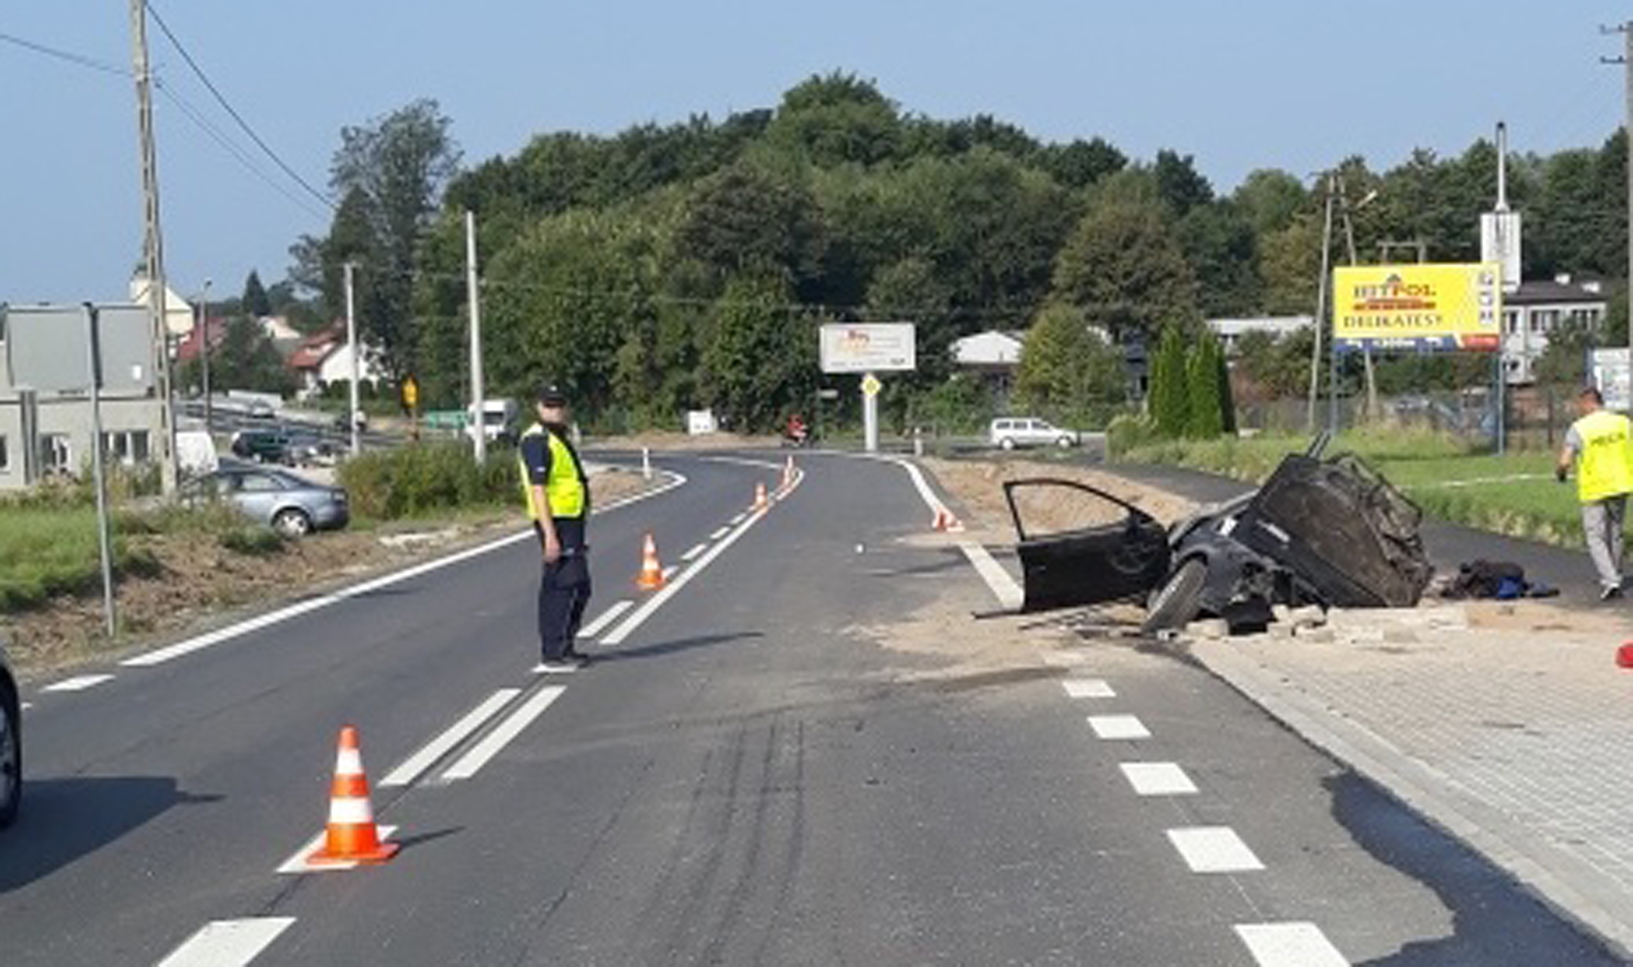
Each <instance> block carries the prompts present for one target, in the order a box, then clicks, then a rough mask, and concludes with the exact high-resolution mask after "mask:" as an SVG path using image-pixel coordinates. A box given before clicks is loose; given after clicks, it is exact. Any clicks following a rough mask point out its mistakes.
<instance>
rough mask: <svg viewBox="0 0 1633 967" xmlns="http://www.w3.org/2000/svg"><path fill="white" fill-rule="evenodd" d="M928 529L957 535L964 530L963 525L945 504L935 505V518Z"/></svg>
mask: <svg viewBox="0 0 1633 967" xmlns="http://www.w3.org/2000/svg"><path fill="white" fill-rule="evenodd" d="M930 529H931V530H937V531H945V532H950V533H954V534H957V533H961V532H962V531H963V530H964V523H963V522H962V521H960V520H959V519H958V518H957V517H955V516H954V515H953V512H952V511H950V510H948V509H947V507H946V505H945V504H937V505H936V516H935V519H934V520H932V521H931V522H930Z"/></svg>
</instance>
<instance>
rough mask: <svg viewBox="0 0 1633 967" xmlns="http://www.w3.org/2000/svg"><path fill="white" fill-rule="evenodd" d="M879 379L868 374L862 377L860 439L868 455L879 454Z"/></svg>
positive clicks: (880, 385) (880, 387)
mask: <svg viewBox="0 0 1633 967" xmlns="http://www.w3.org/2000/svg"><path fill="white" fill-rule="evenodd" d="M882 388H883V386H882V384H881V383H880V382H879V377H877V376H875V375H873V374H872V373H868V374H867V375H866V376H863V377H862V437H863V440H864V441H865V443H864V446H865V448H866V449H867V452H869V453H878V452H879V390H880V389H882Z"/></svg>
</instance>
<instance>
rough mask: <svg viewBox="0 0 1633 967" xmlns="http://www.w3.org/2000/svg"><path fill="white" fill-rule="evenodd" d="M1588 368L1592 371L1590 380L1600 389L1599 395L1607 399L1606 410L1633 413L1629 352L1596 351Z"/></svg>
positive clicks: (1632, 370)
mask: <svg viewBox="0 0 1633 967" xmlns="http://www.w3.org/2000/svg"><path fill="white" fill-rule="evenodd" d="M1588 367H1589V369H1590V370H1591V372H1589V373H1588V378H1589V380H1590V381H1591V382H1592V383H1593V385H1594V386H1597V387H1599V395H1601V396H1603V397H1604V398H1605V409H1607V410H1615V411H1616V412H1618V413H1628V412H1633V387H1630V386H1629V376H1630V375H1633V367H1629V366H1628V361H1627V350H1625V349H1595V350H1593V355H1592V356H1591V357H1590V358H1589V360H1588Z"/></svg>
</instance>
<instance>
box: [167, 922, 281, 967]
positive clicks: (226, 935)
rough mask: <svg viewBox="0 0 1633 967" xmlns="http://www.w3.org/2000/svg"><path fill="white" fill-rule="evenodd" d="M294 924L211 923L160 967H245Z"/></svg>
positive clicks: (177, 949)
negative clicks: (244, 966)
mask: <svg viewBox="0 0 1633 967" xmlns="http://www.w3.org/2000/svg"><path fill="white" fill-rule="evenodd" d="M294 922H295V918H294V917H251V918H248V919H245V920H217V921H215V922H214V923H207V924H205V925H204V927H203V929H201V930H200V931H199V932H198V933H195V934H193V935H192V936H191V937H189V938H188V939H187V942H186V943H184V944H182V945H181V946H180V947H177V948H176V949H175V951H174V952H173V953H171V955H170V956H168V957H166V958H165V959H163V960H161V961H159V967H243V965H244V964H247V963H249V962H250V961H252V960H254V959H255V958H256V956H257V955H259V954H260V953H261V951H263V950H265V949H266V948H267V946H268V945H269V944H271V943H272V941H274V940H276V939H278V935H279V934H281V933H283V932H284V931H285V930H288V929H289V927H290V925H291V924H293V923H294Z"/></svg>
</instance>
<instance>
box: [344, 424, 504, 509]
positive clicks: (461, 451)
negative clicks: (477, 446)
mask: <svg viewBox="0 0 1633 967" xmlns="http://www.w3.org/2000/svg"><path fill="white" fill-rule="evenodd" d="M340 483H341V486H343V487H345V488H346V493H347V495H348V496H349V498H350V500H351V507H352V512H353V513H354V514H357V515H359V516H362V517H372V518H374V519H376V520H397V519H400V518H404V517H418V516H422V515H424V514H428V513H432V512H435V511H439V510H448V509H452V508H459V507H491V506H498V505H512V504H514V503H515V502H516V500H517V499H518V497H517V495H518V492H519V485H518V483H517V472H516V457H515V451H513V450H509V449H506V448H503V447H498V448H494V449H493V450H491V451H490V452H489V455H488V461H487V463H486V464H485V465H482V466H478V465H477V463H476V460H475V459H474V458H473V457H472V456H471V452H470V449H469V448H468V447H467V446H466V445H465V444H463V443H457V442H448V443H430V444H425V445H422V446H415V447H404V448H402V449H398V450H375V451H371V452H369V453H364V454H362V455H361V456H359V457H356V458H354V459H352V460H348V461H346V462H345V463H344V464H342V465H341V467H340Z"/></svg>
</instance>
